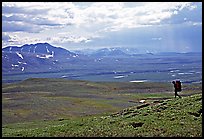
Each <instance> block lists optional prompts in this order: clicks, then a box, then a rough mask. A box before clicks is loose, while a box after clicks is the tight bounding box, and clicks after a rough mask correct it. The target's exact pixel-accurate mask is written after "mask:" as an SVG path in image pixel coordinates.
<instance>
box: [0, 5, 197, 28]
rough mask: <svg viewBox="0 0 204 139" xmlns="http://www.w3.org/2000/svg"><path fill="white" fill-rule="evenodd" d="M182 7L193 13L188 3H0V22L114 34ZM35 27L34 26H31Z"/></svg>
mask: <svg viewBox="0 0 204 139" xmlns="http://www.w3.org/2000/svg"><path fill="white" fill-rule="evenodd" d="M185 8H188V9H190V10H193V9H195V8H196V6H195V5H192V3H189V2H178V3H177V2H162V3H155V2H154V3H152V2H151V3H142V4H141V5H139V6H135V7H127V6H126V5H125V3H121V2H108V3H107V2H97V3H92V4H90V5H89V6H87V7H85V8H80V7H79V6H77V3H70V2H64V3H52V2H46V3H44V2H29V3H27V2H22V3H6V2H3V4H2V16H3V18H2V20H3V21H4V22H3V24H4V23H5V24H6V23H7V21H14V22H15V21H21V22H25V23H24V24H28V23H29V24H31V25H33V26H35V25H44V26H45V27H44V28H46V27H49V26H65V25H76V26H78V27H87V28H89V27H92V25H93V24H94V25H101V24H105V25H106V27H105V28H103V26H101V27H102V28H101V30H104V31H117V30H120V29H123V28H135V27H141V26H147V25H157V24H160V23H161V22H162V21H163V20H165V19H169V18H171V17H172V15H174V14H178V12H179V11H181V10H182V9H185ZM5 26H6V25H4V27H5ZM35 28H38V27H37V26H35ZM39 28H40V27H39ZM40 29H41V30H42V29H43V28H40ZM10 30H11V29H10ZM14 31H16V29H14ZM25 31H26V30H25Z"/></svg>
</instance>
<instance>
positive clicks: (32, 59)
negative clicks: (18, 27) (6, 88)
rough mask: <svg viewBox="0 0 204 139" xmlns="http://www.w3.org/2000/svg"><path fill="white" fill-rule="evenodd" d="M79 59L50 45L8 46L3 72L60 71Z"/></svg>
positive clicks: (4, 54)
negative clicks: (63, 66) (63, 65)
mask: <svg viewBox="0 0 204 139" xmlns="http://www.w3.org/2000/svg"><path fill="white" fill-rule="evenodd" d="M76 59H79V55H78V54H75V53H73V52H70V51H68V50H66V49H63V48H60V47H54V46H52V45H50V44H48V43H37V44H30V45H28V44H25V45H23V46H21V47H17V46H8V47H6V48H3V49H2V71H3V72H6V73H9V72H10V73H11V72H12V73H18V72H25V71H29V72H32V71H47V70H53V69H55V70H56V69H59V68H60V65H62V64H63V63H64V62H67V65H68V64H69V63H71V62H73V61H76Z"/></svg>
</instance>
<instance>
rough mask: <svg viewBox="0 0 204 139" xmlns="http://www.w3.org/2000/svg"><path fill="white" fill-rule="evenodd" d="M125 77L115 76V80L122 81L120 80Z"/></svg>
mask: <svg viewBox="0 0 204 139" xmlns="http://www.w3.org/2000/svg"><path fill="white" fill-rule="evenodd" d="M124 77H125V76H123V75H122V76H115V77H114V78H115V79H120V78H124Z"/></svg>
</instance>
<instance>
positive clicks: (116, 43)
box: [2, 2, 202, 52]
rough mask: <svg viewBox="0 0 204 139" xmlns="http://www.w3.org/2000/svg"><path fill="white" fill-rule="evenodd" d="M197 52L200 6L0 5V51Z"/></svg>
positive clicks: (11, 3)
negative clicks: (37, 47) (43, 47)
mask: <svg viewBox="0 0 204 139" xmlns="http://www.w3.org/2000/svg"><path fill="white" fill-rule="evenodd" d="M45 42H47V43H50V44H51V45H53V46H57V47H63V48H65V49H67V50H80V49H100V48H105V47H107V48H111V47H127V48H136V49H139V50H145V51H148V52H202V2H16V3H15V2H2V47H3V48H4V47H6V46H22V45H24V44H35V43H45Z"/></svg>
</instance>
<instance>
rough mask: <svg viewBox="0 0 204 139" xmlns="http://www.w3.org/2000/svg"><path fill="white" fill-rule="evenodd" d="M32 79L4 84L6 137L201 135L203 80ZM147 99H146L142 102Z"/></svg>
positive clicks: (3, 112) (3, 103) (3, 102)
mask: <svg viewBox="0 0 204 139" xmlns="http://www.w3.org/2000/svg"><path fill="white" fill-rule="evenodd" d="M172 90H173V89H172V85H171V84H170V83H111V82H110V83H107V82H88V81H67V80H63V79H28V80H26V81H23V82H20V83H16V84H3V85H2V136H3V137H6V136H12V137H13V136H31V137H32V136H57V137H59V136H66V137H72V136H74V137H76V136H91V137H92V136H94V137H98V136H101V137H104V136H107V137H111V136H120V137H121V136H122V137H125V136H128V137H129V136H136V137H139V136H147V137H152V136H162V137H163V136H164V137H166V136H179V137H201V136H202V113H201V111H202V84H189V85H185V84H184V85H183V91H182V92H181V93H180V95H181V96H182V98H181V99H179V98H174V93H173V92H172ZM140 100H145V102H144V103H141V102H139V101H140Z"/></svg>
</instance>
